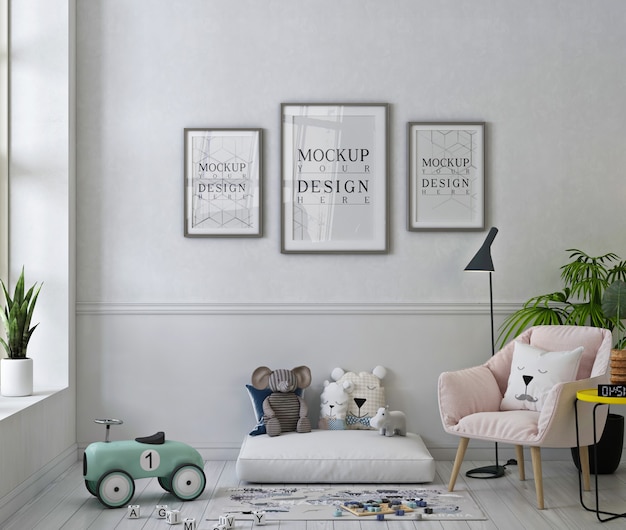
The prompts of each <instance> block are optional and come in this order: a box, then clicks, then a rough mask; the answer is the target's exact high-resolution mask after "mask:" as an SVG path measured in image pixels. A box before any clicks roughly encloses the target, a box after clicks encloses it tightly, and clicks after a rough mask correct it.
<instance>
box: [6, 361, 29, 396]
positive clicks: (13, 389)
mask: <svg viewBox="0 0 626 530" xmlns="http://www.w3.org/2000/svg"><path fill="white" fill-rule="evenodd" d="M32 393H33V360H32V359H29V358H28V357H26V358H25V359H2V360H0V394H2V395H3V396H7V397H17V396H30V395H31V394H32Z"/></svg>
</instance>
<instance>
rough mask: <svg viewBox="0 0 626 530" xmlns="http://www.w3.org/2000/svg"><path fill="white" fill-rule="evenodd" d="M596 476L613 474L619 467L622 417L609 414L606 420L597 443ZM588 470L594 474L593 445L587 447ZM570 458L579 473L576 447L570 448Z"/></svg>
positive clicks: (622, 433) (622, 438)
mask: <svg viewBox="0 0 626 530" xmlns="http://www.w3.org/2000/svg"><path fill="white" fill-rule="evenodd" d="M596 445H597V450H598V474H599V475H609V474H611V473H614V472H615V470H616V469H617V468H618V467H619V463H620V460H621V458H622V447H623V446H624V416H620V415H619V414H609V415H608V417H607V418H606V424H605V425H604V431H602V436H601V437H600V440H599V441H598V443H597V444H596ZM588 451H589V470H590V471H591V473H593V474H595V473H596V470H595V465H594V461H593V445H590V446H589V449H588ZM572 458H573V459H574V464H575V465H576V467H577V468H578V470H579V471H580V459H579V458H578V451H577V450H576V447H572Z"/></svg>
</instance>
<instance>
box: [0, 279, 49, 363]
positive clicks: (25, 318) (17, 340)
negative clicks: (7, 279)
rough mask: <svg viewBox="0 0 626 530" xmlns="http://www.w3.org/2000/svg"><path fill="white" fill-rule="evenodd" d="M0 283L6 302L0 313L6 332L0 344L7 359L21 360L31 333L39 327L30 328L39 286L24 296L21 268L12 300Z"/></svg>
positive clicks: (24, 354) (32, 288)
mask: <svg viewBox="0 0 626 530" xmlns="http://www.w3.org/2000/svg"><path fill="white" fill-rule="evenodd" d="M0 283H1V284H2V291H3V293H4V300H5V302H6V305H5V307H4V311H3V312H1V313H0V316H1V317H2V323H3V324H4V329H5V332H6V340H5V339H3V338H1V337H0V343H1V344H2V346H4V349H5V351H6V353H7V356H8V357H10V358H12V359H23V358H25V357H26V350H27V348H28V341H30V337H31V336H32V334H33V331H35V329H36V328H37V326H38V325H39V324H35V325H34V326H33V327H30V322H31V319H32V317H33V311H34V310H35V304H36V303H37V297H38V296H39V291H40V290H41V285H39V286H37V284H35V285H33V286H32V287H31V288H30V289H29V290H28V292H26V294H24V290H25V289H24V268H22V273H21V274H20V277H19V279H18V280H17V284H16V285H15V292H14V294H13V298H11V296H10V295H9V291H8V290H7V288H6V285H5V284H4V282H3V281H2V280H0Z"/></svg>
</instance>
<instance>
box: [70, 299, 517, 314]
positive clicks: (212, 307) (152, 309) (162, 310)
mask: <svg viewBox="0 0 626 530" xmlns="http://www.w3.org/2000/svg"><path fill="white" fill-rule="evenodd" d="M521 306H522V303H500V304H494V307H493V310H494V314H497V315H509V314H510V313H512V312H513V311H515V310H517V309H519V308H520V307H521ZM76 314H77V315H79V316H80V315H93V316H98V315H483V314H487V315H488V314H489V304H488V303H468V302H458V303H441V302H435V303H378V302H372V303H367V302H365V303H359V302H355V303H346V302H337V303H327V302H325V303H311V302H307V303H284V302H269V303H130V302H77V303H76Z"/></svg>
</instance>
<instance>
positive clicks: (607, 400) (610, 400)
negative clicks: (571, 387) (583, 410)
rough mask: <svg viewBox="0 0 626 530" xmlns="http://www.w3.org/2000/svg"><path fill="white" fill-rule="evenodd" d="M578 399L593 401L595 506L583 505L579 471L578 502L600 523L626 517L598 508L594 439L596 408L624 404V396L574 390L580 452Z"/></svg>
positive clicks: (596, 460) (577, 439)
mask: <svg viewBox="0 0 626 530" xmlns="http://www.w3.org/2000/svg"><path fill="white" fill-rule="evenodd" d="M579 401H584V402H586V403H595V405H594V407H593V444H594V447H593V462H594V471H595V472H594V476H595V483H596V506H595V508H589V507H587V506H586V505H585V501H584V499H583V487H582V482H581V473H580V472H579V473H578V491H579V494H580V504H581V505H582V507H583V508H584V509H585V510H587V511H590V512H595V514H596V517H597V518H598V521H600V522H601V523H604V522H606V521H611V520H613V519H617V518H619V517H626V512H624V513H613V512H606V511H603V510H601V509H600V499H599V495H598V449H597V444H598V440H597V439H596V410H597V408H598V407H599V406H601V405H606V406H608V405H626V396H624V397H620V396H612V397H608V396H599V395H598V389H597V388H590V389H587V390H579V391H578V392H576V401H575V403H574V409H575V413H576V446H577V449H578V451H579V454H580V440H579V431H578V402H579ZM600 514H602V515H609V516H610V517H607V518H605V519H602V518H601V517H600Z"/></svg>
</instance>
